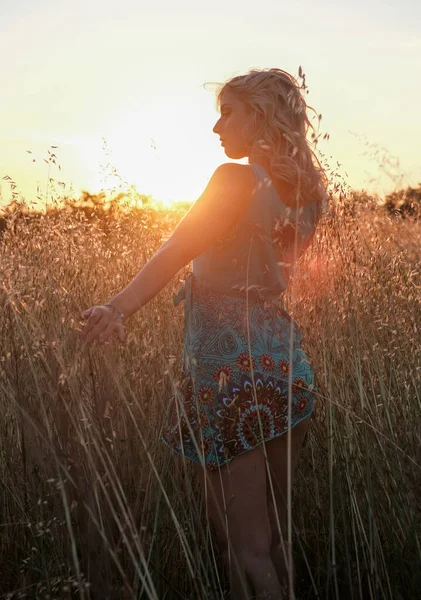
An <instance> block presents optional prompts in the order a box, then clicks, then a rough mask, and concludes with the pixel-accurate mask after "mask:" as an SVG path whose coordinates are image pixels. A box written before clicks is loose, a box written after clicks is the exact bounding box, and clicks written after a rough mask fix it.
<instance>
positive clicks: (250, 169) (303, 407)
mask: <svg viewBox="0 0 421 600" xmlns="http://www.w3.org/2000/svg"><path fill="white" fill-rule="evenodd" d="M218 104H219V107H220V112H221V116H220V118H219V119H218V121H217V123H216V124H215V126H214V129H213V131H214V133H216V134H217V135H219V137H220V139H221V143H222V145H223V147H224V150H225V154H226V155H227V156H228V157H229V158H232V159H241V158H244V157H248V163H249V164H248V165H242V164H235V163H226V164H223V165H221V166H220V167H218V168H217V169H216V171H215V172H214V174H213V176H212V178H211V180H210V182H209V184H208V186H207V187H206V189H205V191H204V192H203V194H202V195H201V196H200V198H199V199H198V200H197V201H196V202H195V204H194V205H193V206H192V207H191V209H190V210H189V211H188V212H187V214H186V215H185V216H184V218H183V219H182V220H181V221H180V223H179V224H178V226H177V227H176V229H175V231H174V233H173V234H172V236H171V238H170V239H169V240H168V241H167V242H166V243H165V244H163V246H162V247H161V248H160V249H159V250H158V252H157V253H156V254H155V255H154V256H153V258H152V259H151V260H150V261H149V262H148V263H147V264H146V265H145V266H144V267H143V268H142V269H141V271H140V272H139V273H138V274H137V275H136V277H135V278H134V279H133V281H132V282H131V283H130V284H129V285H128V286H127V287H126V288H125V289H124V290H123V291H122V292H120V293H119V294H117V296H115V297H114V298H112V299H111V300H110V301H109V303H107V304H105V305H102V306H94V307H92V308H90V309H89V310H87V311H85V312H84V313H83V317H84V318H85V319H86V320H87V323H86V325H85V327H84V329H83V335H84V336H85V338H86V341H87V342H92V341H93V340H94V339H98V340H99V342H105V341H106V340H108V339H109V338H110V337H111V336H112V335H113V333H114V332H117V333H118V334H119V336H120V339H121V340H123V339H124V325H123V323H124V320H125V319H126V318H128V317H129V316H130V315H131V314H133V313H134V312H135V311H137V310H139V308H141V307H142V306H144V305H145V304H146V303H147V302H148V301H149V300H151V299H152V298H153V297H154V296H155V295H156V294H158V292H159V291H160V290H161V289H162V288H163V287H164V286H165V285H166V284H167V283H168V282H169V281H170V280H171V279H172V278H173V276H174V275H175V274H176V273H177V272H178V271H179V270H180V269H181V268H182V267H184V266H185V265H187V264H189V263H190V262H191V261H193V273H192V274H191V275H189V277H188V278H187V279H186V281H185V284H184V286H183V288H182V289H181V290H180V292H179V294H178V295H177V296H176V298H175V303H178V302H180V301H181V300H182V299H184V305H185V330H184V360H183V377H182V379H181V383H180V385H179V386H178V387H177V389H176V393H175V395H174V396H173V398H172V402H171V405H170V407H171V412H172V414H171V416H170V418H169V420H168V423H167V426H166V430H165V434H164V439H163V441H164V442H165V443H166V444H167V445H168V446H170V447H171V448H173V449H174V450H175V451H177V452H180V453H182V454H183V455H184V456H185V457H186V458H189V459H191V460H193V461H194V462H195V463H196V464H197V471H198V475H199V480H200V482H201V486H202V490H203V493H204V496H205V497H206V502H207V510H208V513H209V516H210V519H211V521H212V523H213V525H214V527H215V530H216V533H217V537H218V540H219V543H220V546H221V551H222V553H223V557H224V560H225V562H226V564H227V567H228V569H229V573H230V586H231V597H232V598H235V599H237V600H238V599H243V598H248V597H251V594H252V593H253V594H254V596H255V597H257V598H267V597H273V598H282V597H283V594H284V593H285V592H286V590H288V589H289V591H290V593H293V592H292V588H293V576H292V558H291V548H290V544H289V545H288V544H285V543H284V539H283V538H284V536H286V534H287V533H288V540H290V539H291V519H290V518H289V519H288V518H287V517H288V516H290V514H289V511H290V499H291V484H292V476H293V472H294V467H295V464H296V462H297V459H298V455H299V451H300V448H301V445H302V442H303V440H304V437H305V435H306V432H307V428H308V423H309V417H310V415H311V413H312V411H313V404H314V392H315V388H314V377H313V372H312V370H311V367H310V365H309V362H308V360H307V358H306V355H305V353H304V351H303V350H302V348H301V342H302V334H301V331H300V329H299V328H298V326H297V325H296V323H295V322H294V321H293V320H292V319H291V318H290V317H289V315H288V313H287V312H286V311H285V308H284V306H283V303H282V296H283V294H284V292H285V290H286V288H287V284H288V281H289V280H290V277H291V275H292V272H293V268H294V264H295V262H296V260H297V259H298V258H299V256H300V255H301V254H302V252H303V250H304V249H305V248H306V247H307V246H308V244H309V242H310V241H311V239H312V237H313V235H314V232H315V228H316V224H317V221H318V219H319V216H320V208H321V204H322V201H323V199H324V198H325V196H326V180H325V176H324V174H323V171H322V169H321V168H320V165H319V163H318V162H317V161H314V160H313V158H314V154H313V152H312V150H311V149H310V147H309V144H308V141H307V140H306V133H307V129H308V127H309V126H311V125H310V122H309V119H308V116H307V114H306V108H307V105H306V102H305V100H304V98H303V96H302V94H301V89H300V87H299V86H298V84H297V82H296V80H295V79H294V78H293V77H292V76H291V75H289V74H288V73H286V72H285V71H281V70H280V69H268V70H251V71H250V72H249V73H247V74H245V75H242V76H238V77H234V78H232V79H231V80H229V81H227V82H226V83H225V84H224V85H223V86H222V88H221V89H220V91H219V93H218ZM284 434H286V435H284ZM287 549H288V550H287Z"/></svg>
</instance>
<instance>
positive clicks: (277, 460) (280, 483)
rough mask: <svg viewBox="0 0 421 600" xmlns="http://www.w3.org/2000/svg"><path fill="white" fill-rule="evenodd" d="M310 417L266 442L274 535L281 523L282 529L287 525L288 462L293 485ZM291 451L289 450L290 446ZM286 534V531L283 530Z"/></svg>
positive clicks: (269, 499)
mask: <svg viewBox="0 0 421 600" xmlns="http://www.w3.org/2000/svg"><path fill="white" fill-rule="evenodd" d="M309 423H310V419H309V418H307V419H304V420H303V421H301V423H298V425H295V427H293V428H292V429H291V430H290V432H287V433H284V434H283V435H281V436H279V437H277V438H275V439H273V440H270V441H269V442H266V455H267V463H268V476H267V502H268V513H269V515H270V518H271V524H272V536H273V537H276V538H278V537H279V536H278V535H275V530H276V531H277V533H278V534H279V526H278V523H277V521H278V520H279V525H280V527H281V530H282V529H284V528H285V527H286V519H287V498H288V462H289V460H288V459H290V464H291V481H290V485H291V487H292V485H293V482H294V471H295V467H296V464H297V461H298V458H299V456H300V451H301V448H302V445H303V441H304V438H305V435H306V433H307V430H308V427H309ZM289 445H290V451H289V452H288V446H289ZM274 507H276V510H277V513H278V517H277V518H276V517H275V513H274V510H273V508H274ZM283 533H284V535H285V533H286V532H285V531H284V532H283Z"/></svg>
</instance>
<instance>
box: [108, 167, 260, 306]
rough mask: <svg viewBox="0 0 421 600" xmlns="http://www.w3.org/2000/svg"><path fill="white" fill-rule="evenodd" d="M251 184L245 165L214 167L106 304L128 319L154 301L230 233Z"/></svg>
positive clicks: (252, 178) (250, 173) (252, 179)
mask: <svg viewBox="0 0 421 600" xmlns="http://www.w3.org/2000/svg"><path fill="white" fill-rule="evenodd" d="M254 184H255V176H254V173H253V171H252V170H251V169H250V168H249V167H247V165H238V164H235V163H225V164H223V165H221V166H220V167H218V168H217V169H216V171H215V172H214V174H213V176H212V178H211V180H210V181H209V184H208V185H207V187H206V189H205V191H204V192H203V194H202V195H201V196H200V198H199V199H198V200H197V201H196V202H195V203H194V205H193V206H192V207H191V208H190V210H189V211H188V212H187V213H186V215H185V216H184V217H183V218H182V220H181V221H180V223H179V224H178V225H177V227H176V228H175V230H174V232H173V234H172V235H171V237H170V238H169V240H168V241H167V242H165V244H164V245H163V246H162V247H161V248H160V249H159V250H158V252H157V253H156V254H155V255H154V256H153V257H152V259H151V260H150V261H149V262H148V263H147V264H146V265H145V266H144V267H143V269H142V270H141V271H139V273H138V274H137V275H136V277H135V278H134V279H133V281H132V282H131V283H130V284H129V285H128V286H127V287H126V288H125V289H124V290H123V291H122V292H120V293H119V294H117V296H114V298H112V299H111V300H110V304H113V305H114V306H116V307H117V309H118V310H120V312H123V313H124V315H125V316H126V317H128V316H130V315H132V314H133V313H134V312H136V310H138V309H139V308H140V307H141V306H144V305H145V304H146V303H147V302H149V300H151V299H152V298H154V296H156V295H157V294H158V293H159V292H160V291H161V290H162V288H164V287H165V286H166V285H167V283H168V282H169V281H170V280H171V279H172V277H173V276H174V275H175V274H176V273H178V271H179V270H180V269H182V268H183V267H184V266H185V265H187V264H189V263H190V262H191V261H192V260H193V259H194V258H195V257H196V256H198V255H199V254H201V253H202V252H204V251H205V250H206V249H207V248H208V247H209V246H210V245H211V244H213V243H214V242H216V240H218V239H219V238H220V237H221V236H222V235H224V234H225V233H227V232H228V231H230V229H231V228H232V227H233V226H234V225H235V223H236V222H237V221H238V219H239V218H240V217H241V216H242V214H244V212H245V211H246V210H247V207H248V205H249V203H250V200H251V196H252V193H253V188H254Z"/></svg>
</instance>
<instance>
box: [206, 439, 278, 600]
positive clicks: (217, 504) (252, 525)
mask: <svg viewBox="0 0 421 600" xmlns="http://www.w3.org/2000/svg"><path fill="white" fill-rule="evenodd" d="M200 480H201V485H202V489H203V491H204V493H205V497H206V501H207V506H208V510H209V517H210V518H211V520H212V523H213V524H214V526H215V529H216V532H217V537H218V540H219V543H220V545H221V550H222V553H223V556H224V560H225V561H226V564H227V566H228V569H229V573H230V582H231V594H232V600H245V599H246V598H250V597H251V596H250V591H251V590H250V589H249V588H248V585H247V578H246V575H247V576H248V577H249V579H250V581H251V584H252V586H253V592H254V594H255V596H254V597H255V598H256V599H259V600H260V599H263V598H277V599H280V598H282V592H281V586H280V583H279V580H278V575H277V573H276V569H275V566H274V564H273V561H272V558H271V543H272V539H271V536H272V533H271V524H270V520H269V515H268V509H267V495H266V489H267V481H266V461H265V457H264V454H263V451H262V447H258V448H255V449H254V450H250V451H248V452H245V453H244V454H242V455H240V456H237V457H236V458H235V459H234V460H233V461H232V462H230V463H228V464H227V465H225V466H223V467H222V468H221V469H220V470H219V471H212V472H211V471H208V472H206V481H205V477H204V472H203V469H202V468H200Z"/></svg>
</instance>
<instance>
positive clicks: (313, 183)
mask: <svg viewBox="0 0 421 600" xmlns="http://www.w3.org/2000/svg"><path fill="white" fill-rule="evenodd" d="M299 76H300V77H302V78H303V85H304V86H305V84H304V76H303V75H302V74H301V68H300V75H299ZM301 89H302V88H301V87H300V85H299V84H298V82H297V80H296V79H295V78H294V77H293V76H292V75H290V74H289V73H287V72H286V71H282V70H281V69H276V68H273V69H264V70H256V69H252V70H250V71H249V72H248V73H246V74H245V75H238V76H236V77H233V78H232V79H229V80H228V81H226V82H225V83H223V84H222V86H220V88H219V90H218V92H217V106H218V108H220V106H221V100H222V94H223V92H224V91H225V90H229V91H230V92H232V93H234V94H235V96H236V97H237V98H238V99H239V100H241V101H243V102H244V103H245V104H246V106H248V108H249V109H250V114H249V116H248V117H247V120H246V122H245V124H244V134H245V136H246V139H248V140H249V147H250V148H251V150H253V151H254V153H255V155H260V156H263V157H265V158H267V159H268V161H269V165H270V170H271V172H272V173H273V175H275V176H276V177H277V178H279V179H280V180H282V181H284V182H286V183H287V184H289V185H291V186H292V188H293V190H294V192H295V193H296V198H297V204H298V205H299V206H303V205H305V204H308V203H310V202H313V201H317V203H318V208H319V214H321V209H322V206H323V203H324V202H326V201H327V198H328V193H327V185H328V181H327V177H326V174H325V172H324V169H323V168H322V166H321V165H320V162H319V160H318V158H317V157H316V155H315V153H314V151H313V150H312V148H311V147H310V142H309V141H308V140H307V133H308V129H309V128H311V129H313V131H314V127H313V125H312V124H311V123H310V120H309V118H308V115H307V109H310V110H313V111H314V112H316V111H315V110H314V109H313V108H312V107H310V106H308V105H307V103H306V101H305V99H304V97H303V94H302V92H301ZM316 114H317V113H316ZM319 121H320V118H319ZM313 137H315V136H313Z"/></svg>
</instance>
